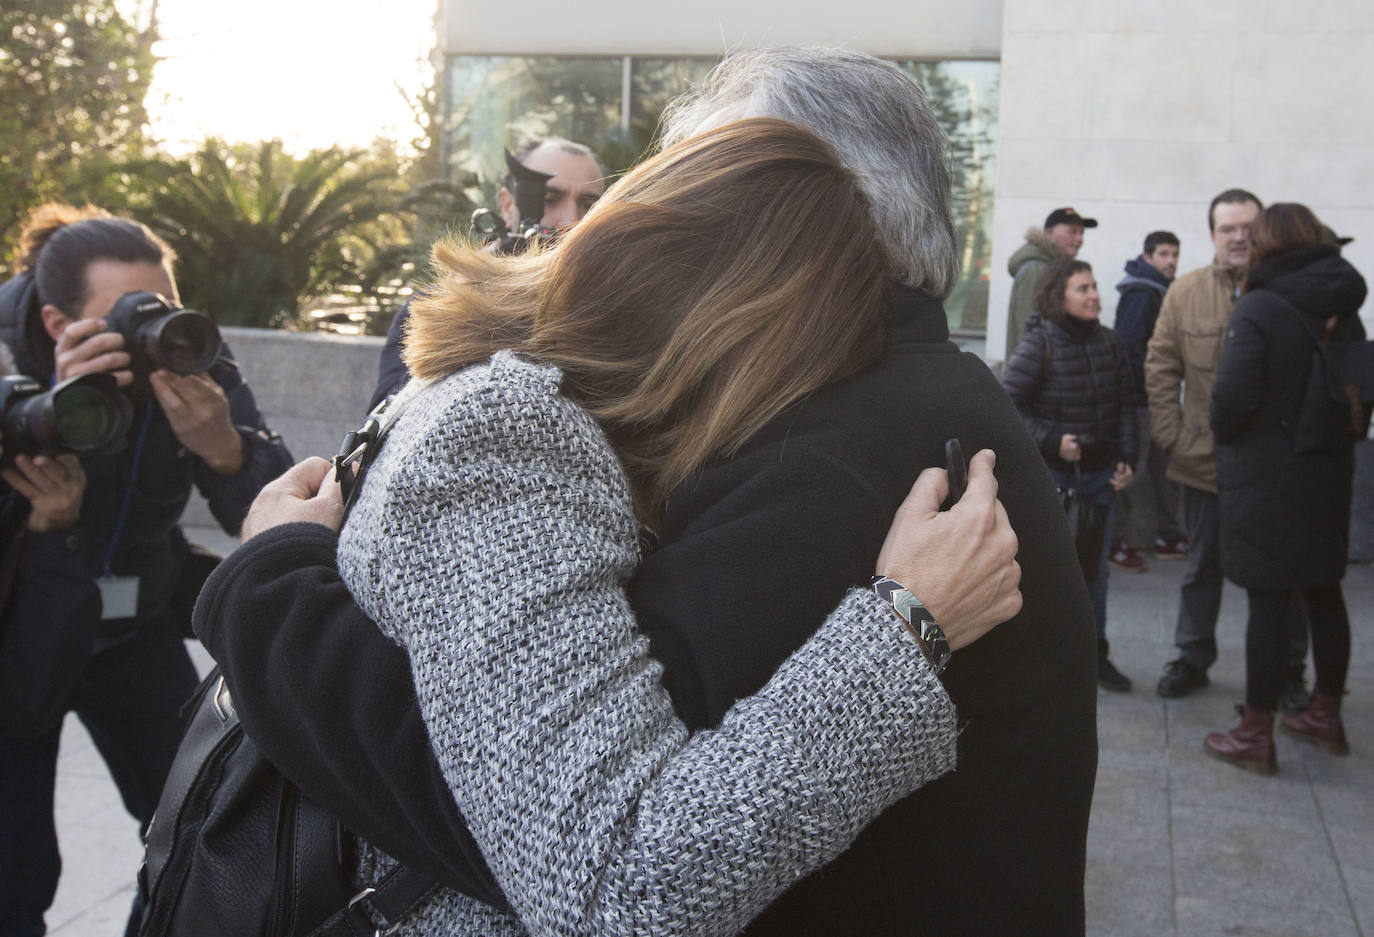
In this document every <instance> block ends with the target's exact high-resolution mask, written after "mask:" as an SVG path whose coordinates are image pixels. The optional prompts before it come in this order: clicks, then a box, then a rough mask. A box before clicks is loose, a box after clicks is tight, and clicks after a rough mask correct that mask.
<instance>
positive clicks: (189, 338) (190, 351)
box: [105, 292, 221, 379]
mask: <svg viewBox="0 0 1374 937" xmlns="http://www.w3.org/2000/svg"><path fill="white" fill-rule="evenodd" d="M105 321H106V322H107V323H109V326H110V331H112V332H118V333H119V334H120V335H123V336H124V348H125V350H126V351H128V352H129V357H130V358H131V359H132V361H133V363H132V368H133V372H134V377H135V378H136V379H146V378H147V376H148V375H149V374H150V373H152V372H153V371H156V370H158V369H159V368H166V369H167V370H168V371H173V372H175V373H177V374H200V373H201V372H202V371H208V370H209V369H210V365H212V364H214V363H215V359H216V358H217V357H219V348H220V342H221V339H220V334H219V327H218V326H216V325H215V322H214V320H213V319H211V318H210V317H209V316H207V315H206V314H205V313H203V312H196V311H195V310H193V309H181V308H178V307H177V306H174V305H172V304H171V303H170V302H168V301H167V299H166V298H165V297H163V296H160V295H158V294H157V293H143V292H140V293H125V294H124V295H123V296H121V297H119V299H118V300H117V301H116V302H115V304H114V308H113V309H111V310H110V312H109V314H108V315H106V316H105Z"/></svg>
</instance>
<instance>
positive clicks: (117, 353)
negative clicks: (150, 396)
mask: <svg viewBox="0 0 1374 937" xmlns="http://www.w3.org/2000/svg"><path fill="white" fill-rule="evenodd" d="M107 329H108V326H107V325H106V324H105V320H104V319H75V320H73V321H71V322H69V323H68V324H67V327H66V328H65V329H63V330H62V336H61V337H60V338H58V340H57V345H56V347H55V348H54V349H53V358H54V361H55V363H56V365H57V379H58V381H65V380H66V379H67V378H69V377H78V376H80V375H82V374H99V373H102V372H105V371H109V372H112V373H113V374H114V376H115V381H116V382H117V383H118V384H119V386H120V387H128V386H129V385H130V384H132V383H133V382H134V372H133V371H131V370H129V365H130V358H129V353H128V352H127V351H125V350H124V336H123V335H120V334H119V333H118V332H110V331H107Z"/></svg>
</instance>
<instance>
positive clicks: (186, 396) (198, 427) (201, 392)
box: [148, 369, 243, 477]
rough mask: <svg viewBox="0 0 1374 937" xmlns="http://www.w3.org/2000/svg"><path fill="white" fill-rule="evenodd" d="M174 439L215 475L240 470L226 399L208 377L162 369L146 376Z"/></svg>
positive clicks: (240, 443) (239, 448) (240, 459)
mask: <svg viewBox="0 0 1374 937" xmlns="http://www.w3.org/2000/svg"><path fill="white" fill-rule="evenodd" d="M148 380H149V382H150V383H151V384H152V386H153V393H154V394H156V395H157V402H158V403H159V404H161V405H162V412H163V413H165V414H167V422H168V424H169V425H170V426H171V427H172V432H173V433H176V437H177V439H179V440H181V444H182V445H183V446H185V447H186V448H187V449H188V450H190V451H191V452H193V453H195V454H196V455H198V456H200V458H201V459H203V460H204V461H205V464H206V465H208V466H209V467H210V470H211V471H213V472H215V473H216V474H218V475H224V476H226V477H227V476H229V475H235V474H237V473H238V470H239V469H240V468H242V467H243V440H242V439H241V438H240V437H239V431H238V430H237V429H235V428H234V423H233V420H231V419H230V417H229V398H227V397H225V396H224V391H223V390H221V389H220V386H219V385H218V384H216V383H215V381H214V379H213V378H211V377H210V375H208V374H188V375H185V376H183V375H180V374H174V373H173V372H171V371H168V370H165V369H162V370H158V371H154V372H153V373H152V374H150V375H149V376H148Z"/></svg>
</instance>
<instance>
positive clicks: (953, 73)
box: [897, 61, 998, 332]
mask: <svg viewBox="0 0 1374 937" xmlns="http://www.w3.org/2000/svg"><path fill="white" fill-rule="evenodd" d="M897 65H898V66H899V67H901V68H902V69H903V70H904V71H906V72H907V73H908V74H910V75H911V77H913V78H915V79H916V81H917V83H919V84H920V85H921V87H922V88H924V89H925V91H926V96H927V97H928V98H929V99H930V103H931V106H932V107H933V108H935V113H936V116H937V117H938V118H939V120H940V124H941V126H943V127H944V129H945V133H946V134H948V135H949V146H950V169H951V170H952V175H953V183H954V224H955V228H956V230H957V233H958V236H959V240H960V246H961V248H962V254H963V256H962V259H961V263H960V269H961V270H962V271H963V276H962V277H961V278H960V280H959V283H958V284H957V285H956V286H955V287H954V292H953V293H951V294H950V296H949V298H948V299H947V300H945V313H946V315H948V316H949V325H950V328H951V329H958V330H960V331H968V332H986V331H987V327H988V277H989V274H990V272H991V271H990V270H989V263H990V261H991V258H992V203H993V197H992V196H993V191H992V187H993V181H994V180H995V179H996V178H997V173H996V162H995V158H996V150H995V147H994V141H995V139H996V136H995V132H996V129H997V69H998V65H997V63H996V62H915V61H903V62H898V63H897Z"/></svg>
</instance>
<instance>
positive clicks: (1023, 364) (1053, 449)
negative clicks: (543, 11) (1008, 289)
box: [1002, 328, 1064, 459]
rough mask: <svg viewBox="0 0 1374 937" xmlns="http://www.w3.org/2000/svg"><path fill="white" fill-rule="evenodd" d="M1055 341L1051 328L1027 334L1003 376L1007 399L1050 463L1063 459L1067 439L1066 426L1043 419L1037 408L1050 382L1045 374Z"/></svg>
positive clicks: (1008, 363)
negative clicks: (1062, 444) (1063, 442)
mask: <svg viewBox="0 0 1374 937" xmlns="http://www.w3.org/2000/svg"><path fill="white" fill-rule="evenodd" d="M1051 341H1052V339H1051V338H1050V335H1049V329H1048V328H1039V329H1034V330H1032V331H1030V332H1027V333H1026V337H1025V338H1023V339H1021V344H1019V345H1017V346H1016V352H1015V353H1014V354H1013V355H1012V356H1011V360H1010V361H1008V362H1007V366H1006V368H1005V369H1004V371H1003V373H1002V386H1003V387H1004V388H1005V389H1006V391H1007V396H1008V397H1010V398H1011V402H1012V403H1014V404H1015V405H1016V412H1017V413H1018V414H1020V415H1021V422H1022V423H1023V424H1024V425H1025V427H1026V432H1028V433H1030V436H1031V439H1034V440H1035V445H1036V448H1037V449H1039V450H1040V454H1041V455H1043V456H1044V457H1045V458H1047V459H1054V458H1058V457H1059V442H1060V439H1061V438H1062V437H1063V435H1064V429H1063V424H1061V423H1060V422H1059V421H1058V420H1051V419H1049V418H1048V417H1044V416H1041V415H1040V414H1039V413H1038V412H1037V406H1036V404H1037V403H1038V402H1039V398H1040V390H1041V388H1042V387H1043V386H1044V383H1045V382H1046V381H1047V380H1048V379H1049V375H1048V374H1045V373H1043V372H1044V371H1045V370H1046V368H1045V362H1046V360H1047V359H1048V358H1049V357H1050V355H1049V354H1047V353H1046V347H1047V344H1046V343H1048V342H1051Z"/></svg>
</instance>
